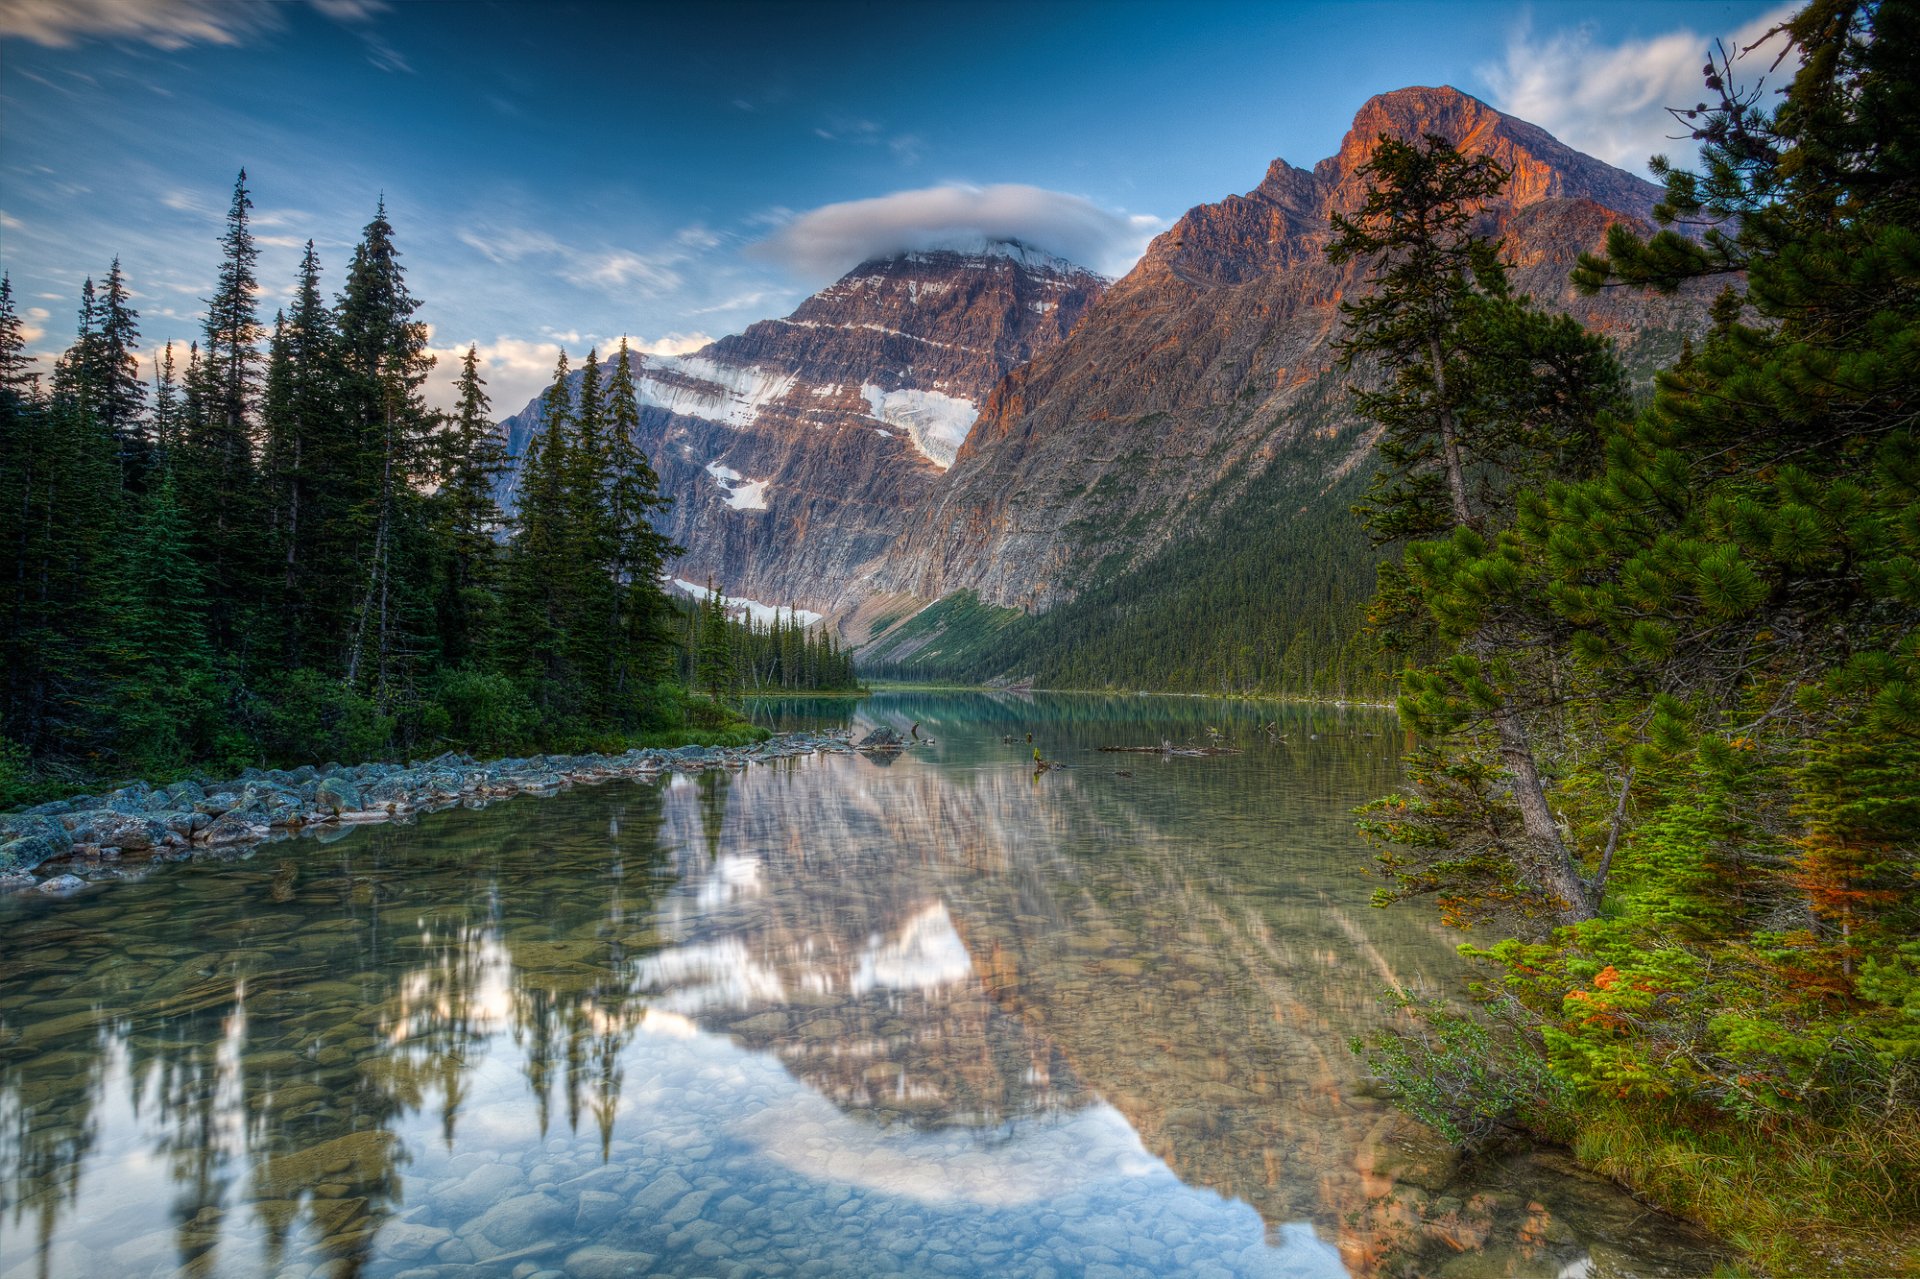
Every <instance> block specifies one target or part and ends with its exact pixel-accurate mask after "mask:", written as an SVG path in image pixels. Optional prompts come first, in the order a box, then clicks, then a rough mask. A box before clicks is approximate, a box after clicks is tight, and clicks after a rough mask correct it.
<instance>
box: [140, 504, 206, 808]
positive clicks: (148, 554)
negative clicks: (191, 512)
mask: <svg viewBox="0 0 1920 1279" xmlns="http://www.w3.org/2000/svg"><path fill="white" fill-rule="evenodd" d="M115 569H116V577H117V581H116V587H117V591H116V610H115V612H116V617H115V632H116V633H115V648H116V651H117V653H118V655H119V657H118V661H117V662H116V671H115V674H116V676H117V688H116V690H115V694H116V698H115V700H116V703H117V705H116V708H115V726H114V729H115V737H116V739H117V740H118V742H119V743H121V750H120V754H121V756H122V758H123V759H124V761H125V763H126V764H127V766H128V767H130V768H133V769H135V770H138V771H140V772H142V773H147V774H155V773H164V772H168V771H172V770H175V769H178V768H181V767H182V766H184V765H186V764H189V763H192V762H194V761H195V760H197V759H200V758H203V757H204V755H205V752H206V751H207V750H208V748H209V747H210V745H211V742H212V739H213V738H214V736H215V735H216V731H217V723H218V713H219V693H218V689H217V687H216V686H215V683H214V662H213V652H212V649H211V647H210V646H209V644H208V642H207V633H206V591H205V586H204V583H203V581H202V578H201V574H200V568H199V565H198V564H197V563H195V561H194V558H193V554H192V537H191V534H190V531H189V530H188V528H187V524H186V517H185V513H184V511H183V510H182V508H181V506H180V502H179V494H178V491H177V487H176V484H175V481H174V478H173V473H172V471H171V470H170V469H164V467H163V469H162V470H161V472H160V474H159V478H158V481H157V482H156V483H155V484H154V485H153V486H152V488H151V490H150V491H149V493H148V494H147V496H146V499H145V502H144V504H143V509H142V511H141V515H140V519H139V521H138V524H137V527H136V528H135V529H134V531H133V535H132V536H131V537H129V538H128V539H126V541H125V544H124V550H123V552H122V555H121V559H120V562H119V563H118V564H117V565H116V566H115Z"/></svg>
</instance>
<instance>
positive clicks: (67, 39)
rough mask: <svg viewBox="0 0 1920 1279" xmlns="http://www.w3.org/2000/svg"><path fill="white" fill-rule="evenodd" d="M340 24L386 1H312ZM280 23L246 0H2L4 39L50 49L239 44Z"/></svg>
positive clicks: (273, 10) (269, 9)
mask: <svg viewBox="0 0 1920 1279" xmlns="http://www.w3.org/2000/svg"><path fill="white" fill-rule="evenodd" d="M309 2H310V3H311V4H312V5H313V7H314V8H315V9H317V10H319V11H320V12H321V13H323V14H325V15H326V16H327V17H329V18H332V19H333V20H334V21H336V22H365V21H367V20H368V19H369V18H371V17H372V16H373V15H374V14H376V13H378V12H380V11H381V10H383V9H385V8H386V7H387V6H386V4H385V2H384V0H309ZM279 23H280V13H279V12H278V6H277V5H272V4H262V3H257V2H256V3H244V2H243V0H0V37H6V36H13V37H16V38H19V39H23V40H31V41H33V42H34V43H35V44H42V45H47V46H49V47H52V48H65V47H67V46H68V45H72V44H77V43H79V42H80V41H82V40H89V39H99V40H122V41H133V42H136V43H141V44H149V45H152V46H153V47H154V48H156V49H168V50H172V49H184V48H186V47H187V46H189V45H195V44H225V45H237V44H240V43H241V42H243V41H244V40H246V39H248V38H249V37H251V36H254V35H257V34H259V33H260V32H262V31H266V30H270V29H272V28H275V27H277V26H278V25H279Z"/></svg>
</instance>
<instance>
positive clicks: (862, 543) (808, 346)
mask: <svg viewBox="0 0 1920 1279" xmlns="http://www.w3.org/2000/svg"><path fill="white" fill-rule="evenodd" d="M1105 284H1106V281H1105V280H1103V279H1102V278H1101V277H1099V276H1097V275H1094V274H1092V273H1091V272H1088V271H1085V270H1082V269H1081V268H1079V267H1076V266H1073V265H1072V264H1071V263H1067V262H1063V261H1061V260H1060V259H1057V258H1052V257H1049V256H1047V255H1045V254H1042V253H1039V252H1037V251H1035V250H1032V249H1029V248H1027V247H1025V246H1023V245H1019V244H1015V243H1012V242H995V243H991V244H982V245H979V246H977V247H976V248H975V249H974V250H972V251H953V250H938V251H931V252H921V253H910V254H904V255H900V256H897V257H893V258H887V259H881V260H876V261H872V262H867V263H864V264H862V265H861V266H859V267H857V268H855V269H854V270H853V271H851V272H850V273H848V274H847V275H846V276H845V277H844V278H842V279H841V280H840V281H838V282H837V283H835V284H834V285H832V286H830V287H829V288H827V289H825V290H823V291H822V292H820V293H818V294H815V295H814V296H813V297H811V298H808V299H807V300H806V301H805V302H803V303H802V304H801V305H800V307H799V308H798V309H797V310H795V311H794V312H793V314H792V315H789V316H787V317H786V318H785V319H780V320H766V321H762V322H761V323H758V324H755V325H753V326H752V327H750V328H748V329H747V330H746V331H745V332H744V333H740V334H736V335H734V336H731V337H725V338H721V339H720V340H719V341H717V342H714V343H711V344H710V345H708V346H706V347H704V348H703V349H701V350H700V351H697V352H695V353H694V354H692V355H690V356H684V357H671V356H654V355H647V356H640V357H636V369H635V381H636V384H637V387H638V391H639V396H640V399H641V402H642V406H643V409H642V416H641V424H640V429H639V431H638V433H637V438H638V441H639V443H640V445H641V447H642V448H643V449H644V450H645V451H646V453H647V455H648V457H649V458H651V459H652V461H653V464H654V467H655V469H656V470H657V471H658V472H659V473H660V480H661V489H662V491H663V492H665V493H667V494H668V495H670V496H671V497H672V498H673V499H674V504H673V506H672V507H671V508H670V510H669V512H668V514H667V517H666V526H665V528H664V529H663V531H664V532H666V533H668V534H669V535H670V536H672V537H673V538H674V539H675V540H676V541H678V542H679V543H680V544H681V545H683V546H686V547H688V548H689V550H688V553H687V554H686V555H685V556H683V557H682V558H681V559H679V560H678V561H676V562H675V563H674V564H672V565H671V566H670V567H669V572H670V574H671V575H672V576H674V577H676V578H680V579H683V580H686V581H691V582H696V583H704V582H705V581H706V580H707V578H709V577H711V578H712V579H713V580H714V582H715V583H716V585H718V586H719V587H720V588H721V590H722V591H723V593H725V594H727V595H730V596H735V597H741V598H747V599H755V600H760V601H762V602H765V603H769V604H779V605H785V604H788V603H798V604H799V605H800V606H801V607H802V608H808V609H812V610H815V611H819V612H825V611H828V610H829V609H832V608H835V607H837V606H840V605H842V604H844V603H845V602H846V601H847V600H849V599H851V598H857V596H858V594H859V592H860V590H861V589H862V584H863V579H864V575H866V574H867V573H869V572H870V571H871V569H872V568H873V566H874V563H875V561H876V560H877V558H878V557H879V556H880V555H881V554H882V553H883V552H884V551H885V550H886V549H887V547H888V546H889V545H890V544H891V543H892V542H893V540H894V538H895V537H896V535H897V534H898V531H899V529H900V528H901V527H902V525H903V524H904V523H905V522H906V521H907V520H908V518H909V515H910V513H911V512H914V511H917V510H919V509H920V508H922V507H923V506H924V505H925V504H926V502H927V501H928V499H929V498H930V497H931V495H932V493H933V491H934V490H935V488H936V487H937V486H938V483H939V481H940V479H941V477H942V475H943V474H944V472H945V470H946V468H947V467H948V466H950V465H951V464H952V461H953V458H954V453H955V450H956V449H957V448H958V447H959V445H960V442H961V440H962V439H964V438H965V436H966V433H967V431H968V429H969V428H970V427H971V426H972V424H973V422H974V419H975V418H976V416H977V415H978V411H979V409H978V406H979V405H980V404H981V403H983V402H984V401H985V399H986V398H987V393H988V391H989V390H990V389H991V388H992V387H993V385H994V384H995V383H996V382H998V381H999V380H1000V379H1001V378H1002V377H1003V376H1004V375H1005V374H1006V373H1007V372H1008V371H1009V370H1010V369H1012V368H1014V367H1016V366H1018V365H1021V364H1024V363H1026V362H1027V361H1029V360H1031V359H1033V358H1034V357H1035V356H1037V355H1040V354H1042V353H1044V352H1045V351H1047V350H1050V349H1051V348H1053V347H1054V346H1057V345H1058V344H1059V343H1060V341H1061V340H1062V339H1063V338H1064V337H1065V336H1066V335H1067V333H1068V332H1070V331H1071V330H1072V328H1073V326H1074V325H1075V323H1076V322H1078V320H1079V319H1080V317H1081V316H1082V315H1083V314H1084V313H1085V311H1086V310H1087V308H1088V306H1089V305H1091V303H1092V302H1093V301H1094V300H1095V299H1096V298H1098V296H1099V295H1100V292H1101V290H1102V289H1103V288H1104V286H1105ZM601 354H602V356H603V357H605V356H607V354H608V353H607V352H602V353H601ZM578 386H579V383H578V375H577V374H576V376H575V382H574V387H575V391H576V394H577V392H578ZM501 425H502V429H503V430H504V431H505V432H506V435H507V444H508V449H509V452H510V453H511V455H512V456H513V458H514V459H515V470H514V471H512V472H510V473H509V474H508V476H507V477H506V478H505V481H504V483H503V486H502V496H503V498H504V499H505V501H506V502H507V503H508V504H511V502H512V498H513V492H514V489H515V487H516V484H517V480H518V465H519V459H521V458H524V457H525V456H526V451H527V445H528V443H529V442H530V441H531V439H532V437H533V436H534V435H535V434H536V433H537V432H539V431H540V430H542V429H544V425H545V423H544V416H543V414H542V413H541V410H540V405H539V402H538V401H537V400H536V401H535V402H534V403H532V404H530V405H528V406H527V407H526V408H525V409H523V410H522V411H521V412H520V413H518V414H516V415H515V416H513V417H511V418H508V419H507V420H506V421H505V422H503V423H502V424H501Z"/></svg>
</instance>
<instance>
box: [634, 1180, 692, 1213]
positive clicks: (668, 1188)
mask: <svg viewBox="0 0 1920 1279" xmlns="http://www.w3.org/2000/svg"><path fill="white" fill-rule="evenodd" d="M692 1189H693V1183H692V1182H690V1181H688V1180H687V1179H686V1178H685V1177H682V1176H681V1175H680V1174H679V1173H677V1172H674V1171H672V1170H671V1169H669V1170H668V1171H666V1172H663V1173H661V1174H660V1175H659V1176H658V1177H656V1178H655V1179H654V1180H653V1183H652V1184H651V1185H649V1186H648V1187H647V1188H646V1189H645V1190H642V1191H641V1192H640V1193H638V1194H636V1195H635V1196H634V1197H633V1207H632V1210H631V1211H632V1212H633V1214H634V1215H636V1216H641V1217H645V1218H647V1219H648V1220H652V1219H654V1218H657V1217H658V1216H659V1215H660V1214H661V1213H662V1212H664V1211H666V1207H667V1205H668V1204H670V1203H674V1202H676V1201H678V1200H679V1199H680V1197H681V1196H682V1195H685V1194H686V1193H687V1192H688V1191H689V1190H692Z"/></svg>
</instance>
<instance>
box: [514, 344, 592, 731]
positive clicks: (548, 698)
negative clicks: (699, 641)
mask: <svg viewBox="0 0 1920 1279" xmlns="http://www.w3.org/2000/svg"><path fill="white" fill-rule="evenodd" d="M567 380H568V370H567V353H566V352H565V351H562V352H561V353H560V359H559V362H558V363H557V364H556V366H555V368H554V373H553V382H552V384H551V385H550V386H548V388H547V390H546V393H545V394H544V395H543V396H542V397H541V401H540V407H541V418H542V429H541V431H540V433H539V434H538V435H536V436H535V437H534V439H533V441H532V442H531V443H530V444H529V445H528V448H527V457H526V462H525V464H524V468H523V471H522V478H521V481H520V495H519V496H520V503H519V529H518V531H517V532H516V533H515V535H514V538H513V542H512V545H511V546H510V547H509V549H508V554H507V571H506V588H505V591H504V593H503V597H502V601H501V604H502V623H501V628H500V639H499V645H500V647H499V659H498V660H499V664H500V667H501V669H502V670H504V671H506V672H507V673H508V674H509V675H510V676H512V677H513V678H514V679H515V681H516V682H517V683H519V684H520V686H521V687H522V688H523V689H524V690H525V691H526V693H527V695H528V697H529V698H530V699H531V700H532V701H533V703H534V705H535V706H537V707H538V708H540V710H541V711H542V712H543V713H546V714H548V715H549V716H554V715H558V714H560V713H561V712H562V710H563V708H564V706H565V704H566V702H567V701H568V700H569V699H568V695H567V685H568V682H569V679H568V672H567V670H566V664H565V659H566V654H565V645H566V631H565V618H564V608H565V594H564V583H565V581H566V577H567V573H568V571H569V566H568V565H567V564H566V557H567V552H568V550H569V543H570V536H569V533H568V530H567V527H566V520H567V514H568V512H567V475H568V472H569V469H570V467H571V465H572V463H571V461H570V459H569V457H568V454H569V452H570V451H571V450H570V448H569V443H570V441H569V436H570V434H571V432H572V421H573V396H572V394H571V393H570V391H569V390H568V387H567Z"/></svg>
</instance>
